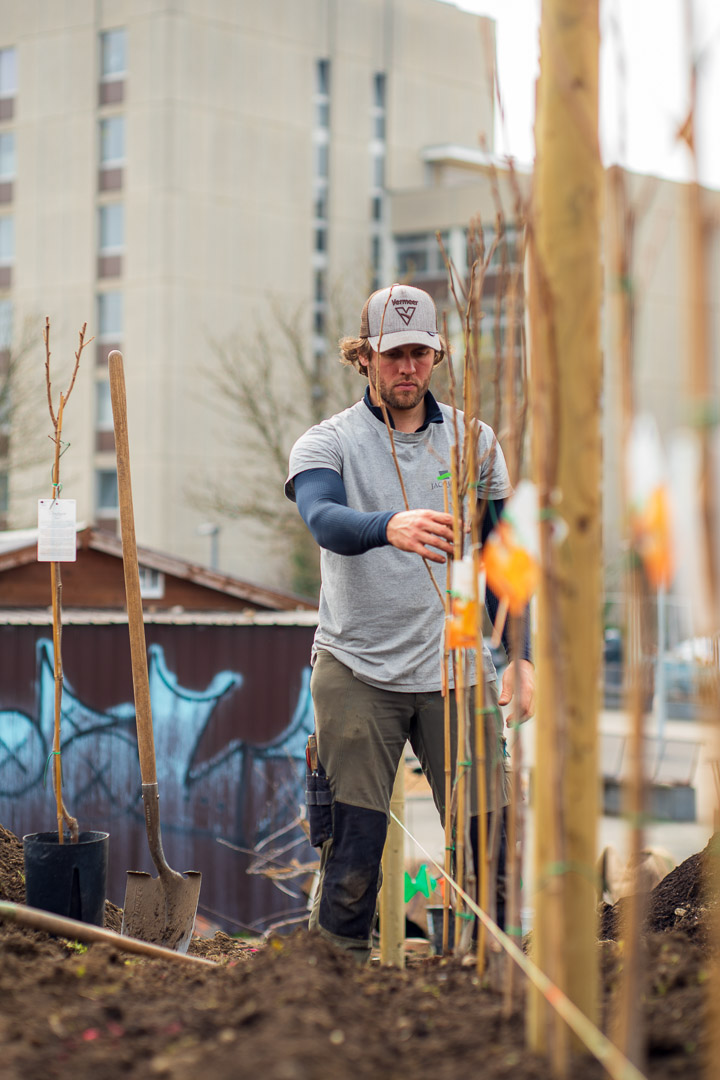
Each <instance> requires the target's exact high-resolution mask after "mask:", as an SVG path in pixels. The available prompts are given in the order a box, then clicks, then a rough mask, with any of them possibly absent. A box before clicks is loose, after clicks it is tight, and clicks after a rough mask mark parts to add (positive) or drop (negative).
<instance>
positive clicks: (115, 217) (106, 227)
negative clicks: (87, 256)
mask: <svg viewBox="0 0 720 1080" xmlns="http://www.w3.org/2000/svg"><path fill="white" fill-rule="evenodd" d="M124 245H125V207H124V206H123V204H122V203H108V204H107V206H101V207H100V243H99V251H100V254H101V255H118V254H120V253H121V252H122V250H123V247H124Z"/></svg>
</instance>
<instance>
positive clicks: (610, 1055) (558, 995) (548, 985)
mask: <svg viewBox="0 0 720 1080" xmlns="http://www.w3.org/2000/svg"><path fill="white" fill-rule="evenodd" d="M390 817H391V818H392V819H393V821H395V822H396V823H397V824H398V825H399V826H400V828H401V829H402V830H403V832H404V833H405V834H406V835H407V836H409V837H410V839H411V840H412V842H413V843H414V844H416V845H417V847H418V848H419V849H420V851H422V853H423V855H425V857H426V858H427V859H429V860H430V862H431V863H432V864H433V866H434V867H435V868H436V869H437V870H439V871H440V873H441V874H442V876H443V877H444V878H445V880H446V881H447V882H448V884H449V885H450V887H451V888H453V889H454V890H455V892H456V893H457V894H458V896H460V897H462V899H463V900H464V901H465V903H466V904H467V905H468V907H469V908H470V909H471V910H472V911H473V912H474V913H475V914H476V915H477V917H478V918H479V919H480V920H481V922H482V923H483V925H484V926H485V928H486V929H487V930H489V931H490V933H491V934H492V936H493V937H494V938H495V940H496V941H497V943H498V944H499V945H501V946H502V948H503V949H504V950H505V952H506V953H507V954H508V956H510V958H511V959H512V960H514V961H515V963H516V964H517V965H518V967H519V968H520V970H521V971H522V972H524V974H525V975H527V977H528V978H529V979H530V981H531V982H532V983H534V985H535V986H536V987H537V989H538V990H540V992H541V993H542V995H543V997H544V998H545V999H546V1000H547V1002H548V1003H549V1004H550V1005H552V1007H553V1008H554V1009H555V1011H556V1012H557V1013H558V1014H559V1015H560V1016H561V1017H562V1019H563V1020H564V1021H565V1023H566V1024H567V1025H568V1027H569V1028H571V1030H572V1031H574V1032H575V1034H576V1035H577V1037H578V1038H579V1039H580V1041H581V1042H583V1043H584V1044H585V1046H586V1047H587V1048H588V1050H589V1051H590V1053H591V1054H592V1055H593V1057H595V1058H597V1060H598V1061H599V1062H600V1064H601V1065H602V1066H604V1068H605V1069H607V1071H608V1073H609V1074H610V1076H611V1077H613V1080H647V1078H646V1077H645V1076H644V1075H643V1073H641V1072H640V1070H639V1069H637V1068H636V1067H635V1065H633V1063H632V1062H631V1061H628V1059H627V1058H626V1057H625V1055H624V1054H623V1053H621V1051H620V1050H618V1048H617V1046H615V1044H614V1043H612V1042H611V1041H610V1039H608V1037H607V1036H606V1035H603V1033H602V1031H600V1029H599V1028H598V1027H596V1026H595V1024H593V1022H592V1020H589V1019H588V1017H587V1016H586V1015H585V1013H584V1012H582V1011H581V1010H580V1009H578V1007H577V1005H575V1004H573V1002H572V1001H571V1000H570V998H569V997H567V995H566V994H564V993H563V991H562V990H561V989H560V987H559V986H556V985H555V983H554V982H552V980H551V979H549V978H548V976H547V975H546V974H545V972H544V971H542V970H541V969H540V968H539V967H538V966H537V965H536V964H534V963H533V962H532V960H530V959H529V958H528V957H527V956H526V955H525V953H524V952H523V951H522V950H521V949H519V948H518V946H517V945H516V944H515V942H514V941H512V940H511V939H510V938H509V937H508V936H507V934H505V933H504V932H503V931H502V930H501V929H500V927H499V926H498V925H497V923H495V922H493V920H492V919H491V918H490V916H489V915H488V914H487V913H486V912H484V911H483V910H482V908H480V907H478V905H477V904H476V903H475V901H474V900H473V899H472V898H471V897H470V896H468V894H467V893H466V892H465V890H464V889H463V888H462V887H461V886H460V885H458V883H457V882H456V881H454V880H453V879H452V878H451V877H450V875H449V874H446V873H445V871H444V870H443V868H442V866H440V864H439V863H438V862H436V860H435V859H434V858H433V857H432V855H431V854H430V853H429V852H428V851H426V849H425V848H424V847H423V846H422V844H421V843H420V842H419V840H417V839H416V838H415V837H414V836H413V835H412V833H411V832H410V831H409V830H408V829H406V828H405V826H404V824H403V823H402V821H400V819H399V818H398V817H396V815H395V814H394V813H393V812H392V810H391V811H390Z"/></svg>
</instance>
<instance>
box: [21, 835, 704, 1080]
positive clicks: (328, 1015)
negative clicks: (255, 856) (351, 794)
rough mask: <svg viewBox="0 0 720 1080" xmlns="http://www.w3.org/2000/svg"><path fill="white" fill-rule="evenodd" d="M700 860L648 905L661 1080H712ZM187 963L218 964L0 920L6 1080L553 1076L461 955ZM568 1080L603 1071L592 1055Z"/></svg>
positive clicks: (274, 948)
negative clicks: (363, 962) (366, 961)
mask: <svg viewBox="0 0 720 1080" xmlns="http://www.w3.org/2000/svg"><path fill="white" fill-rule="evenodd" d="M705 859H706V853H702V854H701V855H698V856H693V858H692V859H690V860H688V861H687V862H686V863H683V865H682V866H681V867H678V869H677V870H676V871H674V872H673V874H674V882H673V881H671V879H672V878H673V875H670V876H669V877H668V878H666V879H665V881H663V882H661V883H660V885H659V886H658V887H657V888H656V889H655V890H654V892H653V893H652V894H651V898H650V904H649V911H650V915H651V917H650V922H649V927H648V933H647V934H646V937H645V993H644V1002H643V1006H644V1013H645V1024H646V1031H647V1046H648V1061H647V1066H646V1069H645V1073H646V1075H647V1076H648V1077H649V1078H651V1080H665V1078H671V1077H676V1078H681V1077H682V1078H683V1080H693V1078H695V1077H698V1078H699V1077H701V1075H702V1071H703V1069H702V1066H703V1048H704V1045H705V1039H706V1036H705V1025H704V1013H705V994H706V989H707V978H708V970H709V947H708V940H709V938H708V933H707V920H708V909H707V908H706V907H705V906H704V905H703V900H702V888H701V880H702V873H703V867H704V862H705ZM0 899H3V900H11V901H15V902H22V900H23V899H24V883H23V860H22V843H21V841H20V840H18V838H17V837H15V836H14V835H13V834H12V833H9V832H7V831H6V830H4V829H3V828H2V826H0ZM616 907H617V905H616ZM677 909H681V910H683V911H684V912H685V914H684V915H682V916H679V915H677V914H675V912H676V911H677ZM691 910H692V913H693V914H692V916H690V915H689V913H690V911H691ZM120 918H121V912H120V911H119V909H118V908H116V907H114V906H111V905H108V910H107V919H106V922H107V924H108V925H110V926H111V927H112V928H113V929H118V928H119V924H120ZM606 924H607V925H606ZM617 926H621V918H620V912H618V911H616V910H615V909H609V913H608V912H606V913H605V915H604V919H603V927H604V930H605V932H606V933H608V930H610V931H611V932H612V933H614V932H615V930H614V929H613V927H615V928H616V927H617ZM690 930H692V932H685V931H690ZM598 948H599V949H600V950H601V968H602V972H603V983H604V1000H605V1013H606V1016H607V1015H608V1014H609V1010H610V1008H611V1005H612V997H613V993H614V991H615V990H616V988H617V986H618V985H619V982H620V978H621V975H622V962H623V955H622V948H621V946H619V945H618V944H617V943H615V942H614V941H611V940H608V941H602V942H600V943H599V944H598ZM190 952H191V954H192V955H195V956H200V957H205V958H207V959H211V960H213V961H216V962H217V966H215V967H209V966H205V965H199V964H198V965H197V966H195V965H182V964H179V963H177V962H173V961H164V960H162V961H160V960H154V959H153V960H146V959H139V958H135V957H131V956H130V955H129V954H127V953H124V952H121V951H119V950H118V949H117V948H116V947H115V946H114V945H113V946H108V945H105V944H102V945H101V944H95V945H91V946H89V947H88V948H85V947H84V946H80V945H78V943H77V942H69V941H66V940H64V939H60V938H54V937H50V936H48V935H47V934H44V933H39V932H36V931H31V930H22V929H19V928H18V927H16V926H14V925H12V924H10V923H7V922H2V921H0V1000H1V1001H2V1010H1V1012H0V1055H1V1057H0V1061H1V1062H2V1064H1V1065H0V1075H1V1076H2V1077H3V1080H54V1078H62V1080H65V1078H68V1080H69V1078H71V1077H72V1078H73V1080H91V1078H92V1080H115V1078H120V1077H128V1076H133V1077H135V1076H143V1077H160V1078H164V1077H168V1078H172V1080H190V1078H192V1080H197V1077H198V1076H200V1077H212V1078H213V1080H230V1078H233V1080H236V1078H237V1077H243V1076H253V1077H255V1076H262V1077H263V1080H351V1078H352V1080H362V1078H365V1077H367V1078H370V1077H373V1078H380V1080H385V1078H387V1080H390V1078H392V1080H395V1078H397V1080H426V1078H427V1080H430V1078H432V1080H451V1078H452V1080H456V1078H457V1077H460V1076H468V1077H470V1076H482V1077H483V1078H484V1080H496V1078H501V1077H502V1078H510V1077H512V1078H513V1080H531V1078H538V1080H540V1078H543V1080H545V1078H547V1077H548V1076H549V1075H550V1071H549V1066H548V1063H547V1061H546V1060H544V1059H543V1058H539V1057H536V1056H534V1055H532V1054H530V1053H528V1052H527V1051H526V1050H525V1049H524V1047H523V1039H524V1031H523V1024H524V1022H523V1016H522V1001H521V1002H519V1005H518V1009H517V1010H516V1011H515V1013H514V1014H513V1015H512V1016H511V1017H510V1018H505V1017H504V1015H503V1003H502V998H501V997H500V996H498V995H496V994H493V993H491V992H490V991H488V990H486V989H483V988H482V987H481V986H480V985H479V982H478V979H477V976H476V974H475V969H474V965H473V966H463V964H462V962H461V961H459V960H457V959H450V958H448V959H443V958H440V957H425V956H423V957H421V958H418V957H417V956H415V957H411V958H410V959H409V962H408V966H407V967H406V969H405V970H404V971H397V970H394V969H390V968H382V967H380V965H379V963H377V962H375V963H372V964H371V965H370V966H369V967H366V968H364V969H359V968H357V967H356V965H355V963H354V961H353V960H352V959H351V958H349V957H348V956H347V955H346V954H344V953H339V952H337V951H335V950H334V949H332V948H331V947H330V946H329V945H328V944H327V943H325V942H324V941H323V940H322V939H320V938H318V937H316V936H314V935H310V934H308V933H307V932H304V931H296V932H295V933H294V934H292V935H290V936H286V937H271V938H270V939H269V940H268V941H261V940H257V941H251V942H248V941H240V940H237V939H233V938H230V937H228V936H227V935H225V934H223V933H217V934H215V936H214V937H213V938H196V939H194V940H193V943H192V945H191V947H190ZM570 1075H571V1077H573V1078H575V1077H577V1078H578V1080H580V1078H582V1080H596V1078H599V1077H601V1076H604V1075H605V1073H604V1071H603V1070H602V1069H601V1068H600V1067H599V1066H598V1065H597V1064H596V1063H595V1062H593V1061H592V1060H591V1061H588V1060H586V1059H583V1060H578V1061H576V1062H575V1063H574V1064H573V1066H572V1068H571V1074H570Z"/></svg>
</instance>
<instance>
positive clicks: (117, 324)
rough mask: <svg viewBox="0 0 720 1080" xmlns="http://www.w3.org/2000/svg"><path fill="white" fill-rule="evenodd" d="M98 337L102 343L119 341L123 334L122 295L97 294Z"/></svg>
mask: <svg viewBox="0 0 720 1080" xmlns="http://www.w3.org/2000/svg"><path fill="white" fill-rule="evenodd" d="M97 321H98V337H99V338H100V339H101V340H103V341H120V340H121V338H122V332H123V294H122V293H121V292H102V293H98V298H97Z"/></svg>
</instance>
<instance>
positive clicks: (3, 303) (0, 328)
mask: <svg viewBox="0 0 720 1080" xmlns="http://www.w3.org/2000/svg"><path fill="white" fill-rule="evenodd" d="M12 330H13V305H12V300H0V353H3V352H7V351H8V350H9V349H10V348H11V346H12Z"/></svg>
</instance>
